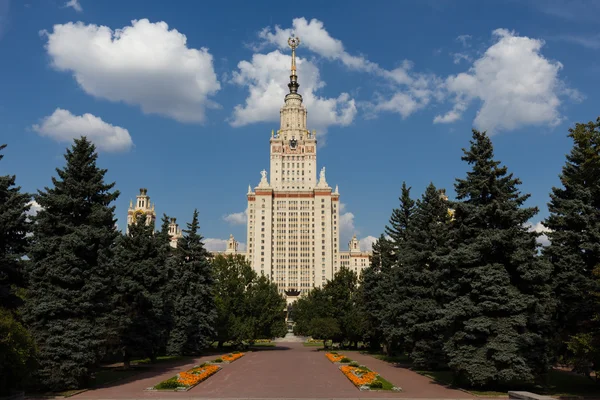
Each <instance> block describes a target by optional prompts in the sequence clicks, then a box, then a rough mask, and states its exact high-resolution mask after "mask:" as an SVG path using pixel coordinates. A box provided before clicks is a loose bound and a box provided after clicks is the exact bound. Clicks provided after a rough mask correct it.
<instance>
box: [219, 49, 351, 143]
mask: <svg viewBox="0 0 600 400" xmlns="http://www.w3.org/2000/svg"><path fill="white" fill-rule="evenodd" d="M296 63H297V66H298V81H299V83H300V93H301V94H302V97H303V99H304V104H305V106H306V107H307V108H308V110H309V112H310V114H309V115H310V117H309V118H310V122H309V127H308V128H309V129H311V127H314V129H316V130H317V131H319V132H320V133H325V132H326V131H327V128H328V127H329V126H332V125H340V126H346V125H349V124H350V123H352V121H353V119H354V116H355V115H356V105H355V102H354V99H352V98H350V96H349V95H348V94H347V93H341V94H340V95H339V96H338V97H337V98H326V97H321V96H319V95H318V94H317V92H318V91H319V89H321V88H323V87H324V86H325V83H324V82H323V81H322V80H321V78H320V76H319V70H318V68H317V67H316V66H315V65H314V64H313V63H311V62H310V61H308V60H306V59H305V58H297V61H296ZM290 65H291V56H290V55H286V54H282V53H281V52H280V51H279V50H275V51H272V52H270V53H268V54H254V55H253V56H252V60H251V61H241V62H240V63H239V64H238V70H237V71H235V72H234V73H233V77H232V82H233V83H235V84H237V85H240V86H244V87H247V88H248V90H249V95H248V97H247V98H246V101H245V103H244V104H238V105H237V106H235V109H234V111H233V115H232V117H231V119H230V123H231V125H232V126H235V127H239V126H244V125H248V124H251V123H256V122H267V121H269V122H276V121H279V112H278V111H279V109H280V108H281V106H282V105H283V99H284V97H285V95H286V94H287V93H288V92H289V90H288V88H287V84H288V82H289V75H290Z"/></svg>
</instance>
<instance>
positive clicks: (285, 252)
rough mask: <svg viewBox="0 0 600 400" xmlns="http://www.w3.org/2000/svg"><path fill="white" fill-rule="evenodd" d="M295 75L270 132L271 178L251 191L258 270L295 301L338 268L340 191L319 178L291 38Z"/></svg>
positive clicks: (252, 254) (252, 253) (253, 257)
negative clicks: (278, 119) (275, 127)
mask: <svg viewBox="0 0 600 400" xmlns="http://www.w3.org/2000/svg"><path fill="white" fill-rule="evenodd" d="M288 44H289V46H290V47H291V49H292V60H291V74H290V82H289V83H288V85H287V86H288V88H289V93H288V94H286V96H285V99H284V105H283V107H282V108H281V110H280V112H279V115H280V126H279V129H278V130H277V131H276V132H275V131H271V139H270V141H269V144H270V180H269V179H267V172H266V171H265V170H263V171H262V172H261V175H262V177H261V181H260V183H259V184H258V186H257V187H255V188H254V190H252V188H251V187H248V193H247V198H248V227H247V232H248V242H247V243H248V249H247V257H248V259H249V261H250V263H251V264H252V267H253V269H254V270H255V271H256V272H257V273H259V274H264V275H267V276H268V277H269V278H271V280H273V281H274V282H275V283H276V284H277V286H278V288H279V291H280V292H281V293H283V294H285V295H286V296H287V299H288V302H290V303H291V302H293V301H294V300H295V299H296V298H297V296H299V295H300V294H302V293H306V292H308V291H309V290H310V289H312V288H313V287H320V286H322V285H323V284H324V283H325V282H326V281H327V280H330V279H332V277H333V274H334V273H335V272H337V270H338V268H339V193H338V190H337V187H336V190H335V191H332V189H331V187H330V186H329V185H328V184H327V181H326V180H325V168H323V169H322V170H321V172H320V174H319V178H318V179H317V138H316V132H315V131H312V133H311V132H310V131H309V130H308V129H307V114H308V113H307V110H306V107H304V105H303V104H302V95H300V94H299V93H298V88H299V86H300V85H299V83H298V76H297V74H296V49H297V48H298V46H299V45H300V39H299V38H296V37H291V38H289V39H288Z"/></svg>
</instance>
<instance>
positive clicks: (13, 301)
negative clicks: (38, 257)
mask: <svg viewBox="0 0 600 400" xmlns="http://www.w3.org/2000/svg"><path fill="white" fill-rule="evenodd" d="M5 148H6V145H0V151H2V150H4V149H5ZM3 157H4V156H3V155H2V154H0V160H2V158H3ZM15 181H16V177H15V176H14V175H12V176H11V175H5V176H0V307H2V308H5V309H11V310H14V309H15V308H16V307H17V306H19V305H20V304H21V303H22V300H21V299H20V298H19V296H17V294H16V290H17V289H18V288H20V287H23V286H24V271H23V266H24V261H23V259H22V257H23V256H24V255H25V253H26V249H27V245H28V238H27V236H26V235H27V233H28V232H29V229H30V227H29V223H28V222H27V215H26V213H27V212H28V211H29V208H30V205H29V200H30V195H29V194H27V193H22V192H21V188H20V187H19V186H15Z"/></svg>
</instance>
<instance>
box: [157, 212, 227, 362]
mask: <svg viewBox="0 0 600 400" xmlns="http://www.w3.org/2000/svg"><path fill="white" fill-rule="evenodd" d="M199 227H200V226H199V223H198V210H194V216H193V218H192V222H191V223H188V224H187V230H184V231H183V233H184V235H183V237H182V238H180V239H179V242H178V243H177V250H176V252H175V259H176V264H175V267H176V268H177V270H176V272H175V277H174V278H173V281H174V283H175V285H174V288H175V290H176V293H175V299H174V302H173V329H172V330H171V334H170V337H169V344H168V348H167V349H168V352H169V353H170V354H198V353H199V352H200V351H202V349H203V348H205V347H207V346H208V345H209V344H210V339H211V337H212V336H213V334H214V329H213V324H214V321H215V318H216V312H215V304H214V299H213V282H214V279H213V274H212V270H211V264H210V262H209V260H208V251H207V250H206V249H205V248H204V244H203V243H202V236H201V235H200V234H199V233H198V230H199Z"/></svg>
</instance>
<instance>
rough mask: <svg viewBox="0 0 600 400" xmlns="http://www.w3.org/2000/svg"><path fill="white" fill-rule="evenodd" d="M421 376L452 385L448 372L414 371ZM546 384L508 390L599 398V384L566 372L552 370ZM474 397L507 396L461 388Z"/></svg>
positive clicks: (450, 374) (503, 393)
mask: <svg viewBox="0 0 600 400" xmlns="http://www.w3.org/2000/svg"><path fill="white" fill-rule="evenodd" d="M415 372H418V373H419V374H421V375H425V376H427V377H430V378H431V379H433V380H435V381H436V382H439V383H442V384H445V385H452V373H451V372H450V371H415ZM547 381H548V384H547V385H544V387H542V386H538V387H531V386H523V387H513V388H510V389H509V390H524V391H529V392H533V393H537V394H544V395H549V396H560V397H573V396H584V397H585V396H588V397H591V396H593V397H595V398H597V397H598V396H600V384H597V383H595V382H593V381H592V380H591V379H589V378H586V377H584V376H581V375H576V374H573V373H570V372H566V371H560V370H552V371H550V373H549V374H548V380H547ZM461 389H464V390H466V391H468V392H470V393H472V394H474V395H476V396H507V395H508V393H507V392H508V390H506V391H494V390H477V389H470V388H461Z"/></svg>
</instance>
